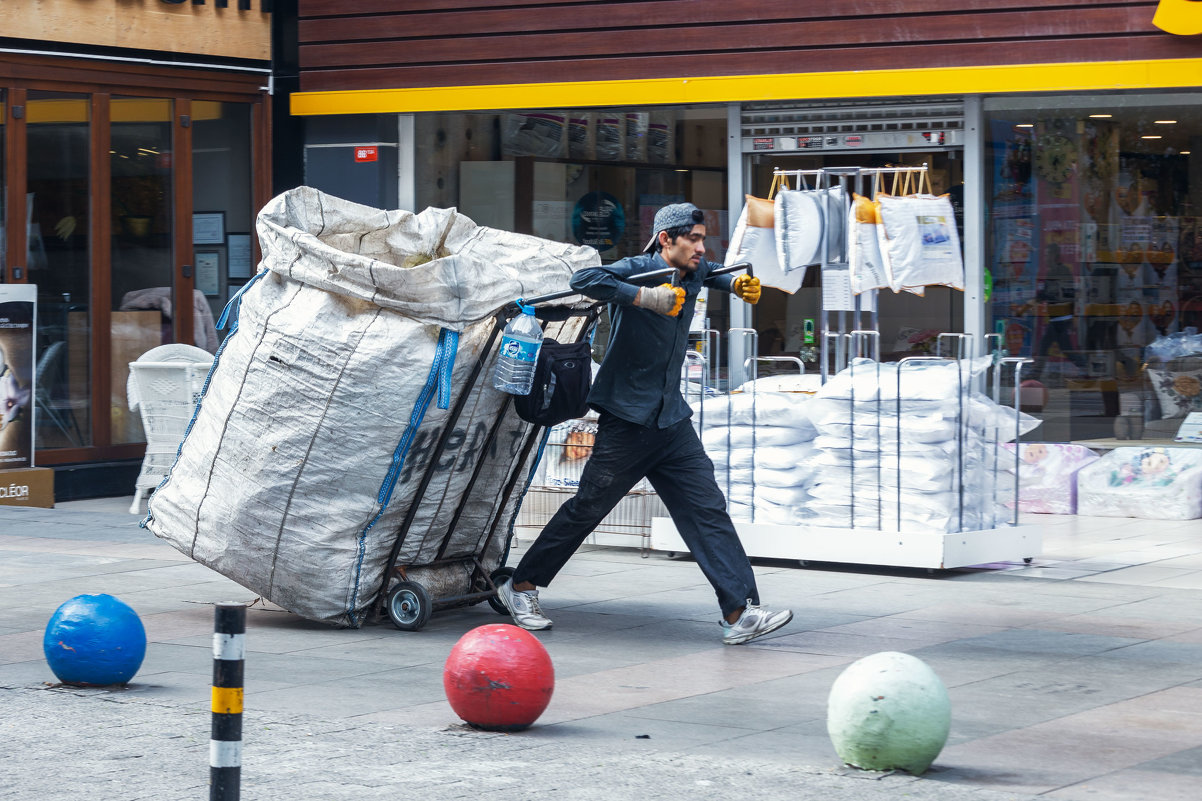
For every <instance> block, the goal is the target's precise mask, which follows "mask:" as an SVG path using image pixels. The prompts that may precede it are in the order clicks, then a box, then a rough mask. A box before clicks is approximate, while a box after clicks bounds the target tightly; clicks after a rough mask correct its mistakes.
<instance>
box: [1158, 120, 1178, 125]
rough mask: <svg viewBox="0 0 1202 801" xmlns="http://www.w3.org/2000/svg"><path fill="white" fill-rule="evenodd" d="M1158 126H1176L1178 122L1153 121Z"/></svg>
mask: <svg viewBox="0 0 1202 801" xmlns="http://www.w3.org/2000/svg"><path fill="white" fill-rule="evenodd" d="M1153 122H1155V123H1156V124H1157V125H1176V124H1177V120H1153Z"/></svg>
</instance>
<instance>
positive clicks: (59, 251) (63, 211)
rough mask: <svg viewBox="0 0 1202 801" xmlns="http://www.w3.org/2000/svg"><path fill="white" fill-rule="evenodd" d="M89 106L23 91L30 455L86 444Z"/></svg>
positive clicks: (80, 98) (84, 100) (80, 99)
mask: <svg viewBox="0 0 1202 801" xmlns="http://www.w3.org/2000/svg"><path fill="white" fill-rule="evenodd" d="M90 118H91V105H90V102H89V99H88V97H87V96H86V95H72V94H62V93H55V92H40V91H30V92H29V95H28V99H27V102H26V121H27V127H26V148H27V152H28V156H27V175H28V178H27V181H28V183H27V192H26V207H27V208H26V214H25V216H26V219H27V220H28V226H27V236H28V240H27V247H28V254H27V259H28V265H27V266H28V268H29V282H30V283H34V284H37V285H38V335H37V348H38V361H37V430H36V433H35V435H34V436H35V443H36V447H37V448H38V449H43V448H69V447H80V446H84V445H88V444H91V441H92V426H91V400H90V383H91V382H90V370H91V336H92V325H91V313H90V309H91V306H90V304H91V293H92V280H91V259H90V237H89V219H90V216H89V209H90V196H91V185H90V167H91V165H90V158H89V128H90Z"/></svg>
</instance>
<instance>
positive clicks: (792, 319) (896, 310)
mask: <svg viewBox="0 0 1202 801" xmlns="http://www.w3.org/2000/svg"><path fill="white" fill-rule="evenodd" d="M959 155H960V153H959V151H951V150H930V151H914V152H905V153H901V152H891V153H864V152H861V151H855V152H852V153H828V154H806V155H793V154H788V153H772V154H765V155H759V154H757V155H755V156H752V157H751V169H752V193H753V194H756V195H758V196H760V197H767V195H768V193H769V191H770V188H771V186H772V178H773V173H774V171H775V170H785V171H788V170H818V169H834V168H858V169H876V168H892V167H915V168H920V167H924V166H925V167H926V170H927V172H926V175H927V176H928V177H929V178H930V185H931V189H932V190H933V191H934V192H935V193H936V194H939V195H942V194H949V195H951V196H952V199H953V206H954V207H955V209H956V213H957V219H956V222H957V225H958V227H959V228H960V230H961V233H962V232H963V219H962V217H961V211H960V208H961V206H962V202H963V196H964V170H963V159H962V158H959V157H958V156H959ZM807 180H810V181H813V180H815V179H814V178H808V179H807ZM827 180H828V181H829V182H830V183H831V184H832V185H834V184H836V183H837V182H838V181H839V178H837V177H830V176H828V178H827ZM846 180H847V181H848V187H847V188H848V189H849V190H850V191H852V192H863V193H864V194H865V195H869V196H870V195H871V194H872V193H873V183H872V180H873V179H872V178H869V177H866V176H862V177H861V178H860V185H859V186H857V184H856V177H855V176H854V175H853V176H851V177H849V178H847V179H846ZM880 180H882V181H883V184H881V185H879V186H878V187H877V188H878V189H879V191H882V192H890V191H895V190H894V189H893V184H892V183H891V182H892V177H890V176H885V177H883V178H882V179H880ZM899 180H900V178H899ZM924 180H925V179H924ZM793 181H794V183H793V185H792V188H800V187H799V186H797V184H796V179H793ZM923 191H924V192H925V191H927V190H926V187H925V185H924V188H923ZM876 302H877V326H878V328H877V330H879V331H880V345H881V359H882V360H884V361H897V360H899V359H903V358H907V357H913V356H930V355H933V354H935V353H937V352H938V351H939V347H940V340H939V335H940V334H943V333H955V332H960V331H963V330H964V293H963V292H961V291H959V290H956V289H951V288H948V287H942V286H928V287H925V288H924V291H923V294H922V295H916V294H912V293H910V292H898V293H895V292H890V291H889V290H887V289H886V290H881V291H878V292H877V293H876ZM822 305H823V296H822V285H821V270H819V269H816V268H815V269H811V270H809V271H808V272H807V274H806V279H805V282H804V283H803V285H802V287H801V288H800V289H799V290H797V291H796V292H794V293H792V294H790V293H788V292H784V291H782V290H779V289H775V288H769V289H767V290H766V291H765V292H764V296H763V297H762V298H761V299H760V302H759V304H758V305H757V306H756V307H755V327H756V329H757V330H758V331H759V344H758V347H759V352H760V355H761V356H771V357H781V356H790V357H799V358H801V359H802V361H803V362H805V364H806V370H807V371H813V372H817V371H819V370H821V363H820V361H819V346H820V344H819V342H818V340H817V338H816V337H813V336H807V330H808V331H810V332H814V331H815V330H817V329H818V328H820V320H821V315H822ZM862 308H868V304H867V303H866V302H865V303H864V306H862ZM854 316H855V315H854V313H853V312H838V311H831V312H828V326H829V330H831V331H843V332H847V331H851V330H855V329H857V328H871V325H870V323H869V320H870V319H871V318H870V315H869V313H868V312H862V313H861V316H860V320H859V322H857V321H856V320H855V319H854ZM795 369H796V368H795V367H793V366H792V365H791V364H790V363H788V362H778V363H777V364H776V365H775V366H773V365H772V364H770V363H764V364H762V365H761V366H760V368H759V371H760V373H761V374H762V373H763V372H765V371H774V370H775V371H777V372H780V371H790V370H795Z"/></svg>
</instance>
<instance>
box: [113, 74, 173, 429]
mask: <svg viewBox="0 0 1202 801" xmlns="http://www.w3.org/2000/svg"><path fill="white" fill-rule="evenodd" d="M171 109H172V101H171V100H168V99H160V98H113V101H112V128H111V136H112V138H111V145H110V148H111V149H110V151H109V153H110V166H111V170H112V181H113V202H112V221H111V231H112V265H113V267H112V276H113V278H112V282H113V283H112V287H113V290H112V303H113V313H112V357H111V358H112V370H113V373H112V402H111V409H112V413H111V417H112V441H113V442H114V443H123V442H141V441H142V440H144V439H145V437H144V435H143V433H142V424H141V421H140V419H139V417H138V415H137V414H132V413H130V411H129V407H128V405H127V403H126V397H125V395H126V381H127V378H128V376H129V363H130V362H132V361H134V360H135V359H137V358H138V357H139V356H141V355H142V354H143V353H145V352H146V351H148V350H150V349H151V348H153V347H155V346H157V345H162V344H165V343H168V342H174V341H175V334H174V325H175V322H174V318H175V313H174V308H173V302H174V296H173V289H172V287H173V278H172V275H173V265H174V260H173V252H174V251H173V248H172V236H173V231H174V224H173V221H174V215H173V211H172V210H173V208H174V204H173V202H172V197H173V195H172V145H171Z"/></svg>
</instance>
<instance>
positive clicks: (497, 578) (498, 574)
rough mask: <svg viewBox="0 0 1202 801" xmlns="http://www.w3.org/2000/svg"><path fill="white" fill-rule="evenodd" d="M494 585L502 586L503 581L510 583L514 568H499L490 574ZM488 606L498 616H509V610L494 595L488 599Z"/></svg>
mask: <svg viewBox="0 0 1202 801" xmlns="http://www.w3.org/2000/svg"><path fill="white" fill-rule="evenodd" d="M488 577H489V578H490V579H492V583H493V584H494V585H497V584H500V583H501V582H503V581H509V580H510V579H511V578H513V568H512V567H498V568H497V569H496V570H494V571H493V572H491V573H489V574H488ZM488 605H489V606H491V607H492V608H493V611H494V612H496V613H497V614H498V615H505V616H506V617H508V616H509V610H508V609H506V608H505V604H503V603H501V599H500V598H498V597H497V596H496V595H492V596H490V597H489V599H488Z"/></svg>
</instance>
